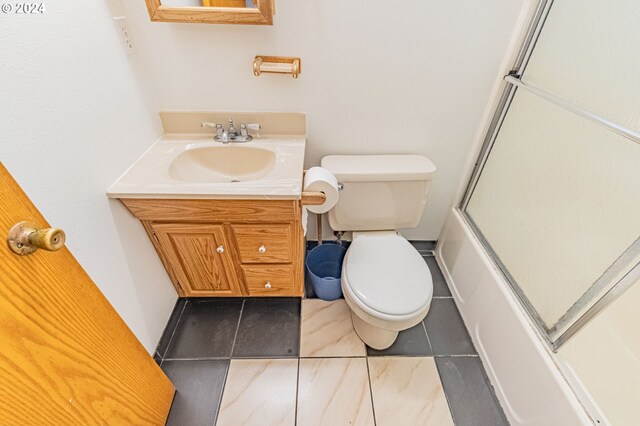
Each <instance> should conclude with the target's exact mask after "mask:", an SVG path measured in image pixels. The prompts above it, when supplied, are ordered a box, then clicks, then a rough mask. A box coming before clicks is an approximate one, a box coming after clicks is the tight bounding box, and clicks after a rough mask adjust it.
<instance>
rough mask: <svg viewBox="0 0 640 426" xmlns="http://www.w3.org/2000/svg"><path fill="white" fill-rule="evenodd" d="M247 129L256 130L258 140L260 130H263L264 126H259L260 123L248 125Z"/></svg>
mask: <svg viewBox="0 0 640 426" xmlns="http://www.w3.org/2000/svg"><path fill="white" fill-rule="evenodd" d="M246 127H247V129H249V130H255V132H256V138H260V129H262V124H259V123H253V124H247V125H246Z"/></svg>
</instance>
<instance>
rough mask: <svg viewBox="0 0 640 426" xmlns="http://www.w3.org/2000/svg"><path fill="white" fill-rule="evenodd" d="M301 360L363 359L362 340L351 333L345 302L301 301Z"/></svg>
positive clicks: (363, 348) (351, 325)
mask: <svg viewBox="0 0 640 426" xmlns="http://www.w3.org/2000/svg"><path fill="white" fill-rule="evenodd" d="M301 336H302V337H301V342H300V356H302V357H328V356H365V355H366V354H367V353H366V349H365V346H364V343H362V340H360V338H359V337H358V335H357V334H356V332H355V331H354V330H353V324H352V323H351V314H350V311H349V307H348V306H347V302H345V301H344V300H342V299H340V300H334V301H332V302H326V301H324V300H320V299H306V300H303V301H302V335H301Z"/></svg>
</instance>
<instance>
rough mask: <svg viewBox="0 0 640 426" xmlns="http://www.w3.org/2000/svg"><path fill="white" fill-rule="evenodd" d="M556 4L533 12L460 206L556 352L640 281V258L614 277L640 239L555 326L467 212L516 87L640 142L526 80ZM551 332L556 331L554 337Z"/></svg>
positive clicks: (639, 248)
mask: <svg viewBox="0 0 640 426" xmlns="http://www.w3.org/2000/svg"><path fill="white" fill-rule="evenodd" d="M552 5H553V0H541V1H540V2H539V4H538V6H537V8H536V10H535V12H534V15H533V19H532V20H531V24H530V26H529V28H528V29H527V31H526V36H525V38H524V40H523V43H522V46H521V48H520V50H519V52H518V54H517V56H516V60H515V61H514V64H513V66H512V67H511V70H512V71H510V72H509V73H508V75H506V76H505V77H504V80H505V82H506V83H507V84H506V85H505V87H504V89H503V90H502V93H501V94H500V99H499V101H498V104H497V107H496V110H495V112H494V115H493V118H492V120H491V122H490V124H489V127H488V130H487V132H486V134H485V137H484V140H483V143H482V146H481V148H480V152H479V155H478V157H477V160H476V163H475V166H474V168H473V171H472V173H471V177H470V179H469V182H468V184H467V187H466V189H465V191H464V195H463V196H462V199H461V201H460V203H459V204H458V206H457V207H456V210H457V211H458V212H459V213H460V216H461V217H462V219H463V220H464V221H465V222H466V224H467V225H468V226H469V228H470V229H471V230H472V232H473V233H474V235H475V237H476V238H477V239H478V241H479V242H480V243H481V245H482V246H483V248H484V250H485V251H486V252H487V253H488V255H489V257H490V258H491V260H492V261H493V262H494V263H495V266H496V267H497V270H498V271H499V272H500V274H501V275H502V276H503V278H504V279H505V281H506V282H508V284H509V286H510V288H511V289H512V291H513V292H514V294H515V295H516V296H517V298H518V299H519V301H520V302H521V304H522V306H523V308H524V309H525V311H526V312H527V314H528V315H529V316H530V318H531V319H532V323H533V324H535V326H536V328H537V330H538V332H539V334H540V335H541V336H542V338H543V340H544V341H545V342H546V343H547V344H548V345H549V347H550V348H551V350H552V351H553V352H557V351H558V350H559V349H560V347H561V346H562V345H563V344H565V343H566V342H567V341H568V340H569V339H571V337H573V336H574V335H575V334H576V333H578V332H579V331H580V330H581V329H582V328H583V327H584V326H586V325H587V324H588V323H589V322H590V321H591V320H592V319H593V318H595V317H596V316H597V315H598V314H599V313H600V312H602V311H603V310H604V309H606V308H607V307H608V306H609V305H611V303H613V302H614V301H615V300H616V299H617V298H618V297H620V296H621V295H622V294H623V293H624V292H625V291H626V290H627V289H628V288H629V287H631V286H632V285H633V284H634V283H635V282H637V281H638V280H640V263H638V264H636V265H635V266H633V267H632V268H631V269H630V270H628V271H626V273H625V274H624V276H622V278H620V279H618V280H617V282H614V281H615V278H616V277H618V276H620V275H621V274H622V273H623V272H625V270H626V269H627V268H628V265H629V260H631V259H637V257H638V255H639V254H640V238H638V239H636V241H635V242H634V243H633V244H632V245H631V246H630V247H629V248H628V249H627V250H626V251H625V252H623V253H622V255H621V256H620V257H619V258H618V259H617V260H616V261H615V262H614V263H613V264H612V265H611V266H610V267H609V268H608V269H607V271H605V273H604V274H603V275H602V276H600V277H599V278H598V279H597V280H596V281H595V282H594V283H593V284H592V285H591V287H590V288H589V290H587V291H586V292H585V293H584V294H583V295H582V296H581V297H580V298H579V299H578V301H576V302H575V303H574V305H573V306H572V307H571V308H570V309H569V310H568V311H567V312H566V313H565V314H564V315H563V316H562V317H561V318H560V319H559V320H558V321H557V322H556V324H555V325H554V326H553V327H551V328H547V327H546V325H545V324H544V322H543V320H542V318H541V317H540V316H539V314H538V312H537V311H536V309H535V308H534V307H533V305H532V304H531V302H530V301H529V300H528V298H527V296H526V294H525V293H524V292H523V291H522V289H521V288H520V286H519V285H518V284H517V282H516V281H515V279H514V278H513V277H512V276H511V274H510V273H509V272H508V269H507V268H506V266H505V265H504V264H503V263H502V262H501V261H500V258H499V257H498V255H497V254H496V253H495V251H494V250H493V248H492V247H491V245H490V244H489V243H488V241H487V240H486V238H485V237H484V236H483V234H482V232H481V230H480V229H479V227H478V226H477V225H476V224H475V222H474V221H473V218H472V217H471V216H470V215H469V214H468V213H467V211H466V208H467V206H468V204H469V201H470V200H471V197H472V195H473V192H474V190H475V188H476V185H477V183H478V180H479V179H480V176H481V174H482V171H483V169H484V166H485V164H486V162H487V160H488V158H489V155H490V153H491V149H492V147H493V145H494V143H495V141H496V139H497V136H498V133H499V132H500V128H501V126H502V123H503V122H504V119H505V117H506V115H507V112H508V110H509V107H510V105H511V101H512V100H513V98H514V96H515V93H516V91H517V90H526V91H527V92H529V93H532V94H534V95H536V96H538V97H541V98H543V99H545V100H546V101H548V102H550V103H552V104H554V105H557V106H559V107H561V108H563V109H565V110H568V111H571V112H572V113H574V114H576V115H578V116H581V117H582V118H585V119H587V120H590V121H592V122H595V123H597V124H599V125H601V126H603V127H605V128H607V129H609V130H610V131H612V132H615V133H617V134H619V135H621V136H623V137H625V138H627V139H629V140H631V141H633V142H635V143H639V144H640V133H638V132H636V131H634V130H632V129H629V128H627V127H625V126H622V125H620V124H618V123H616V122H613V121H611V120H608V119H606V118H604V117H602V116H600V115H598V114H595V113H593V112H591V111H588V110H586V109H584V108H582V107H580V106H578V105H576V104H574V103H572V102H570V101H567V100H565V99H563V98H561V97H559V96H556V95H553V94H551V93H549V92H546V91H545V90H543V89H541V88H538V87H535V86H532V85H529V84H526V83H524V82H523V81H522V80H521V79H520V77H521V76H522V75H523V73H524V71H525V69H526V66H527V64H528V62H529V59H530V57H531V55H532V53H533V50H534V49H535V46H536V42H537V40H538V37H539V36H540V33H541V32H542V29H543V27H544V24H545V21H546V19H547V16H548V15H549V12H550V10H551V7H552ZM541 249H544V248H541ZM607 288H608V290H606V292H604V294H602V295H601V296H600V297H599V298H598V299H597V300H596V301H595V303H593V304H592V305H591V306H589V307H588V308H587V309H586V310H584V307H585V306H588V303H589V301H591V300H594V299H595V298H596V297H597V296H598V295H599V294H601V293H603V291H604V290H605V289H607ZM582 311H584V312H582ZM559 330H561V331H559ZM552 335H556V336H555V337H552Z"/></svg>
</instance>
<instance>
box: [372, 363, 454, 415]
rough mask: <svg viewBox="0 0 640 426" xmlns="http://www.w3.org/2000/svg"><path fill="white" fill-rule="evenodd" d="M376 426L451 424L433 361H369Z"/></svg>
mask: <svg viewBox="0 0 640 426" xmlns="http://www.w3.org/2000/svg"><path fill="white" fill-rule="evenodd" d="M369 374H370V377H371V390H372V392H373V406H374V408H375V413H376V424H377V425H378V426H386V425H393V426H395V425H433V426H442V425H453V420H452V418H451V413H450V412H449V406H448V405H447V400H446V397H445V395H444V390H443V389H442V383H440V376H439V375H438V370H437V368H436V363H435V362H434V360H433V358H418V357H415V358H399V357H395V358H385V357H379V358H369Z"/></svg>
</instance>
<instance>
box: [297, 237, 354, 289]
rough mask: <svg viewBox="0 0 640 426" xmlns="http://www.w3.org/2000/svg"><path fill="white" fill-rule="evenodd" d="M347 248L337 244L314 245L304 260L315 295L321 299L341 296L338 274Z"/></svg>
mask: <svg viewBox="0 0 640 426" xmlns="http://www.w3.org/2000/svg"><path fill="white" fill-rule="evenodd" d="M346 253H347V249H346V248H344V247H342V246H341V245H338V244H321V245H319V246H317V247H314V248H313V249H312V250H311V251H310V252H309V254H307V260H306V262H305V265H306V269H307V274H308V275H309V279H310V280H311V285H313V290H314V291H315V293H316V295H317V296H318V297H319V298H320V299H322V300H336V299H339V298H340V297H341V296H342V288H341V287H340V276H341V274H342V260H343V259H344V255H345V254H346Z"/></svg>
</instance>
